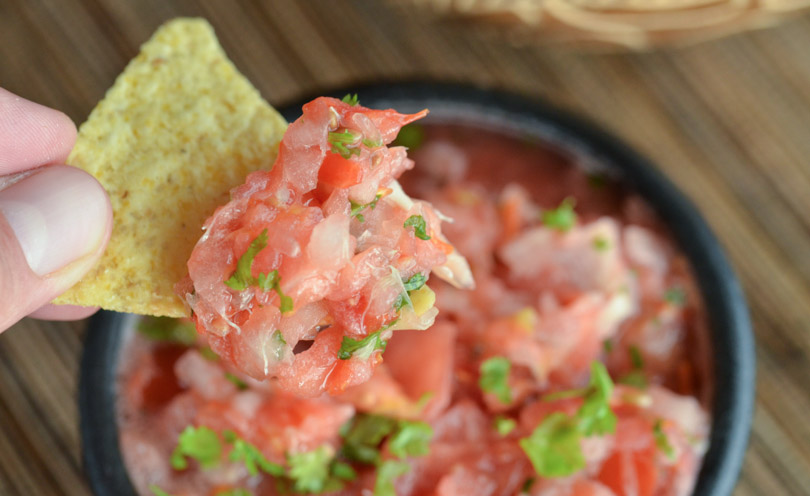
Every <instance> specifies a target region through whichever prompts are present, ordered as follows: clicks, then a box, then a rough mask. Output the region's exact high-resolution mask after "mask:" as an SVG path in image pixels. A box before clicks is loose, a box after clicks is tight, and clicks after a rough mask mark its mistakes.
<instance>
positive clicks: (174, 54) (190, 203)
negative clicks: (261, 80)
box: [54, 19, 287, 317]
mask: <svg viewBox="0 0 810 496" xmlns="http://www.w3.org/2000/svg"><path fill="white" fill-rule="evenodd" d="M286 126H287V124H286V122H285V121H284V119H283V118H282V117H281V116H280V115H279V114H278V112H276V111H275V110H274V109H273V108H272V107H270V106H269V105H268V104H267V103H266V102H265V101H264V100H263V99H262V98H261V96H260V95H259V93H258V91H257V90H256V89H255V88H254V87H253V86H251V84H250V83H249V82H248V81H247V79H245V78H244V76H242V75H241V74H239V72H238V71H237V70H236V68H235V67H234V65H233V64H232V63H231V62H230V61H229V60H228V59H227V58H226V56H225V53H224V52H223V50H222V48H221V47H220V46H219V43H218V42H217V39H216V37H215V35H214V31H213V29H212V28H211V26H210V25H209V24H208V23H207V22H206V21H204V20H199V19H176V20H173V21H170V22H168V23H167V24H165V25H164V26H162V27H161V28H160V29H159V30H158V31H157V32H156V33H155V35H154V36H153V37H152V39H151V40H149V41H148V42H146V44H144V45H143V47H142V48H141V53H140V54H139V55H138V56H137V57H135V59H134V60H132V61H131V62H130V63H129V65H128V66H127V68H126V69H125V70H124V72H123V74H121V75H120V76H119V77H118V79H117V80H116V82H115V84H114V85H113V87H112V88H110V90H109V91H108V92H107V95H106V96H105V97H104V100H102V101H101V103H99V104H98V106H97V107H96V108H95V109H94V110H93V112H92V113H91V114H90V117H89V118H88V120H87V122H85V123H84V124H83V125H82V126H81V128H80V129H79V137H78V140H77V141H76V147H75V148H74V149H73V152H72V153H71V155H70V157H69V158H68V160H67V162H68V164H70V165H73V166H76V167H80V168H82V169H84V170H86V171H88V172H89V173H91V174H92V175H94V176H95V177H96V178H97V179H98V180H99V181H100V182H101V184H102V185H103V186H104V188H105V189H106V190H107V192H108V193H109V195H110V199H111V201H112V207H113V212H114V219H115V221H114V226H113V232H112V237H111V239H110V244H109V246H108V248H107V252H106V253H105V255H104V257H103V258H102V260H101V261H100V262H99V264H98V265H97V266H96V267H95V269H93V270H92V271H90V273H88V274H87V275H86V276H85V277H84V278H83V279H82V280H81V281H80V282H79V283H78V284H77V285H76V286H74V287H73V288H72V289H71V290H69V291H68V292H67V293H65V294H64V295H62V296H60V297H59V298H57V299H56V300H55V301H54V303H57V304H72V305H87V306H101V307H102V308H106V309H109V310H117V311H121V312H131V313H139V314H149V315H166V316H174V317H177V316H183V315H185V314H186V311H185V309H184V306H183V303H182V302H181V301H180V299H179V298H178V297H177V296H176V295H175V294H174V292H173V289H172V287H173V285H174V284H175V283H176V282H177V281H179V280H180V279H181V278H182V277H184V276H185V274H186V272H187V269H186V262H187V260H188V257H189V255H190V254H191V250H192V248H193V247H194V245H195V243H196V242H197V240H198V239H199V238H200V236H201V235H202V231H201V226H202V224H203V222H204V221H205V219H206V218H207V217H208V216H209V215H211V213H212V212H213V211H214V209H215V208H216V207H217V206H218V205H222V204H224V203H226V202H227V201H228V192H229V190H230V189H231V188H232V187H234V186H236V185H239V184H241V183H242V182H244V179H245V177H246V176H247V175H248V173H250V172H252V171H255V170H258V169H269V168H270V167H271V166H272V164H273V162H274V161H275V158H276V155H277V153H278V143H279V141H280V140H281V137H282V135H283V133H284V130H285V129H286Z"/></svg>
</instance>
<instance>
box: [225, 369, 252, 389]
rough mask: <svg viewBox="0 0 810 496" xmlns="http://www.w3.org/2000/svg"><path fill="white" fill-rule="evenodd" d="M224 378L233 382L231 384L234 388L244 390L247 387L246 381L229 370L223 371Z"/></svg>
mask: <svg viewBox="0 0 810 496" xmlns="http://www.w3.org/2000/svg"><path fill="white" fill-rule="evenodd" d="M225 378H226V379H228V380H229V381H230V382H231V383H233V385H234V386H236V389H238V390H240V391H244V390H246V389H247V388H248V385H247V382H245V381H243V380H242V379H240V378H239V377H237V376H235V375H234V374H231V373H230V372H225Z"/></svg>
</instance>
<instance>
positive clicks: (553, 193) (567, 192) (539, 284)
mask: <svg viewBox="0 0 810 496" xmlns="http://www.w3.org/2000/svg"><path fill="white" fill-rule="evenodd" d="M358 95H359V98H360V101H361V102H362V104H363V105H365V106H368V107H374V108H389V107H391V108H396V109H398V110H400V111H418V110H419V109H421V108H429V109H430V111H431V116H430V117H428V119H426V120H425V123H424V125H419V126H418V127H417V126H413V125H412V127H409V128H405V130H404V132H402V133H401V134H400V136H399V138H398V140H399V144H402V145H404V146H408V147H409V149H410V151H409V154H410V155H411V157H412V158H414V160H415V161H416V169H415V170H414V171H413V172H411V173H408V174H406V175H405V176H403V180H402V182H403V187H404V188H405V190H406V192H407V193H409V194H411V195H414V196H417V197H420V198H424V199H426V200H428V201H429V202H431V203H432V204H433V205H434V206H435V207H436V209H437V210H438V211H439V212H441V214H442V215H444V216H446V217H447V218H452V219H453V223H451V224H447V226H446V235H447V236H448V239H449V240H450V242H452V243H453V244H454V245H455V246H456V248H457V249H458V250H459V251H460V252H461V254H462V255H464V256H466V257H467V259H468V260H469V261H470V265H471V267H472V270H473V274H474V276H475V279H476V288H475V289H474V290H472V291H465V290H459V289H454V288H452V287H451V286H449V285H446V286H445V285H443V284H442V283H439V284H436V285H434V283H433V281H431V286H433V289H434V290H435V293H436V295H435V298H436V306H437V307H438V308H439V316H438V317H437V319H436V323H435V324H434V326H433V328H432V329H429V330H428V331H397V332H396V333H395V335H394V337H393V338H392V339H391V341H390V343H389V344H388V345H387V346H386V347H385V348H386V349H385V351H384V359H383V364H382V365H380V367H378V370H377V371H376V372H375V374H374V376H372V378H371V380H370V381H369V382H367V383H365V384H362V385H360V386H355V387H353V388H350V389H349V390H347V391H346V392H345V393H342V394H340V395H337V396H325V397H319V398H308V399H303V398H298V397H295V396H292V395H289V394H286V393H284V392H283V391H278V390H275V389H274V388H273V387H272V386H271V385H268V384H267V383H266V382H258V381H253V380H251V379H250V378H248V377H244V376H241V375H240V374H239V373H238V372H237V371H235V370H232V369H229V368H228V367H227V366H226V365H225V364H223V363H222V362H221V361H219V360H217V359H216V356H215V355H212V354H211V353H210V350H209V349H208V348H207V347H206V345H205V343H200V342H197V341H194V340H192V339H190V338H188V337H185V336H187V334H184V330H183V329H184V327H185V326H184V324H183V323H182V322H181V321H155V320H142V319H140V318H138V317H134V316H125V315H120V314H109V313H105V314H100V315H99V316H97V317H96V318H95V320H94V321H93V324H92V328H91V330H90V334H89V335H88V344H87V349H86V352H85V359H84V363H83V371H82V373H83V377H82V386H81V408H82V431H83V436H84V447H85V462H86V465H87V470H88V474H89V477H90V480H91V483H92V485H93V487H94V490H95V491H96V492H97V494H150V493H152V494H173V495H176V496H177V495H180V494H212V495H216V494H256V495H260V494H283V493H285V492H287V493H290V492H291V493H330V492H331V493H335V494H378V495H387V494H402V495H406V494H407V495H410V494H413V495H418V494H442V495H453V494H524V493H525V494H531V495H540V494H544V495H547V494H548V495H550V494H604V495H610V494H616V495H620V494H626V495H630V494H639V495H656V494H689V493H691V492H692V490H693V488H694V493H695V494H718V495H719V494H727V493H729V492H730V490H731V488H732V487H733V484H734V481H735V480H736V475H737V472H738V470H739V465H740V462H741V457H742V453H743V451H744V446H745V442H746V439H747V432H748V427H749V424H750V408H751V400H752V388H753V367H754V363H753V362H754V361H753V352H752V349H753V346H752V341H751V333H750V328H749V324H748V320H747V314H746V309H745V304H744V300H743V298H742V295H741V293H740V291H739V287H738V285H737V283H736V279H735V278H734V275H733V272H732V271H731V269H730V267H729V266H728V264H727V262H726V261H725V258H724V256H723V254H722V251H721V250H720V248H719V245H718V244H717V242H716V240H715V239H714V238H713V236H712V235H711V233H710V232H709V230H708V229H707V227H706V226H705V224H704V222H703V221H702V220H701V219H700V217H699V216H698V215H697V213H696V212H695V211H694V209H693V207H691V205H689V204H688V202H687V201H686V200H685V199H684V198H683V197H682V196H681V195H680V194H679V193H678V192H677V191H676V190H675V188H674V187H673V186H672V185H671V184H670V183H668V182H667V181H666V180H665V179H664V178H662V177H661V176H660V175H659V174H658V173H656V172H655V170H654V169H653V168H652V167H651V166H650V165H649V164H647V163H646V162H645V161H644V160H643V159H641V158H639V157H638V156H637V155H635V154H634V153H633V152H632V151H630V150H629V149H627V148H626V147H625V146H623V145H622V144H620V143H619V142H617V141H616V140H615V139H613V138H611V137H609V136H607V135H605V134H604V133H602V132H601V131H599V130H597V129H595V128H593V127H592V126H590V125H589V124H587V123H584V122H582V121H580V120H578V119H576V118H574V117H572V116H569V115H567V114H565V113H562V112H560V111H558V110H555V109H553V108H550V107H546V106H544V105H541V104H538V103H535V102H531V101H527V100H524V99H522V98H519V97H515V96H511V95H507V94H502V93H497V92H490V91H484V90H478V89H472V88H468V87H463V86H448V85H433V84H428V85H420V84H403V85H385V86H376V87H369V88H363V89H360V90H359V91H358ZM296 109H300V105H299V106H295V107H291V110H290V111H289V112H287V113H286V115H285V116H286V117H287V118H288V119H289V120H292V118H294V117H295V114H294V112H295V111H296ZM370 221H372V220H370ZM443 229H445V228H443ZM417 283H418V282H415V283H414V284H417ZM136 329H140V330H141V331H140V332H138V331H136ZM149 336H151V338H152V339H150V337H149ZM155 337H157V338H158V340H155V339H154V338H155ZM355 348H356V349H354V350H353V352H354V353H365V352H373V351H375V346H374V343H357V346H356V347H355ZM296 351H297V352H299V353H306V352H307V350H306V349H300V350H296ZM345 359H353V357H351V356H349V357H346V358H345ZM136 491H137V492H136ZM240 491H241V492H240Z"/></svg>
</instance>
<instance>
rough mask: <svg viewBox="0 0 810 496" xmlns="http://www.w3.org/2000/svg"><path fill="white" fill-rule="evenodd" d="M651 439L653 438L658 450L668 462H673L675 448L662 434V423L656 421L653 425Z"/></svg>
mask: <svg viewBox="0 0 810 496" xmlns="http://www.w3.org/2000/svg"><path fill="white" fill-rule="evenodd" d="M653 437H654V438H655V445H656V446H657V447H658V450H659V451H661V452H662V453H663V454H665V455H666V456H667V458H669V459H670V460H675V448H674V447H673V446H672V444H671V443H670V442H669V438H668V437H667V433H666V432H664V421H663V420H661V419H658V420H656V421H655V425H653Z"/></svg>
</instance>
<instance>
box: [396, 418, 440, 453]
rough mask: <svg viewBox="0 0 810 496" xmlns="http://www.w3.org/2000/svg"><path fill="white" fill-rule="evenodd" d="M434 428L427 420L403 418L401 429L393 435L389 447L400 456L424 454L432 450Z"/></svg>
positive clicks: (400, 424)
mask: <svg viewBox="0 0 810 496" xmlns="http://www.w3.org/2000/svg"><path fill="white" fill-rule="evenodd" d="M432 437H433V428H432V427H431V426H430V425H429V424H427V423H425V422H415V421H407V420H402V421H400V423H399V429H398V430H397V432H396V434H394V435H393V436H392V437H391V442H390V443H389V445H388V447H389V448H390V450H391V453H393V454H394V455H396V456H397V457H399V458H406V457H408V456H424V455H427V454H428V453H429V452H430V446H429V445H430V439H431V438H432Z"/></svg>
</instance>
